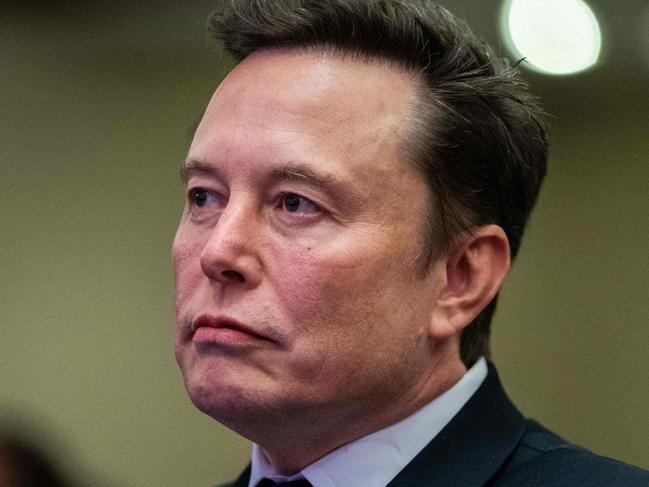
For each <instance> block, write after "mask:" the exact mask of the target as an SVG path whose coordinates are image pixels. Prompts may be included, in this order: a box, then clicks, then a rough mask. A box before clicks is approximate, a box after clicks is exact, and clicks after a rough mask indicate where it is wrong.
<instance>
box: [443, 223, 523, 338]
mask: <svg viewBox="0 0 649 487" xmlns="http://www.w3.org/2000/svg"><path fill="white" fill-rule="evenodd" d="M440 264H441V267H440V268H439V269H438V272H441V273H442V274H441V276H440V277H442V279H441V288H440V292H439V293H438V295H437V298H436V303H435V308H434V311H433V316H432V320H431V330H430V331H431V335H432V336H433V338H436V339H439V340H444V339H447V338H450V337H452V336H453V335H458V336H459V334H460V332H461V331H462V330H463V329H464V327H465V326H467V325H468V324H469V323H471V322H472V321H473V319H474V318H475V317H476V316H478V314H479V313H480V311H482V310H483V309H484V308H485V307H486V306H487V304H489V302H490V301H491V300H492V299H493V298H494V297H495V296H496V294H497V293H498V291H499V289H500V287H501V285H502V283H503V281H504V280H505V277H506V276H507V272H508V271H509V265H510V254H509V240H508V239H507V235H506V234H505V231H504V230H503V229H502V228H501V227H499V226H498V225H486V226H483V227H479V228H477V229H475V230H474V231H472V232H471V233H467V234H465V235H464V236H463V237H462V238H461V239H459V240H458V242H457V244H456V245H455V246H454V247H453V248H452V249H451V251H450V252H449V253H448V254H447V256H446V259H443V260H442V262H440Z"/></svg>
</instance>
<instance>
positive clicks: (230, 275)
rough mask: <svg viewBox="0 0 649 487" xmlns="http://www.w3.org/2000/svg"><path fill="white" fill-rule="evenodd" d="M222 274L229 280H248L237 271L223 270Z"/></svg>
mask: <svg viewBox="0 0 649 487" xmlns="http://www.w3.org/2000/svg"><path fill="white" fill-rule="evenodd" d="M221 275H222V276H223V277H224V278H226V279H227V280H229V281H237V282H243V281H245V280H246V279H245V278H244V277H243V274H241V273H240V272H237V271H223V272H221Z"/></svg>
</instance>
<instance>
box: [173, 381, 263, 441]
mask: <svg viewBox="0 0 649 487" xmlns="http://www.w3.org/2000/svg"><path fill="white" fill-rule="evenodd" d="M210 372H211V373H210ZM184 378H185V388H186V389H187V393H188V395H189V398H190V400H191V401H192V403H193V404H194V406H196V408H197V409H199V410H200V411H202V412H203V413H205V414H207V415H208V416H211V417H212V418H214V419H215V420H217V421H218V422H219V423H222V424H224V425H225V426H228V427H231V428H232V429H235V428H233V427H232V425H235V424H237V423H239V422H246V421H251V420H254V419H256V418H257V417H258V416H259V414H260V412H261V411H263V410H265V409H267V406H264V405H263V404H264V401H263V400H262V394H260V393H259V392H257V391H255V390H254V389H252V388H251V384H250V382H249V381H245V380H242V379H241V378H236V377H231V376H230V374H227V373H225V374H224V373H220V374H219V373H214V371H213V370H212V371H209V372H208V373H200V372H199V371H196V370H193V371H189V372H188V373H185V374H184ZM235 431H236V429H235Z"/></svg>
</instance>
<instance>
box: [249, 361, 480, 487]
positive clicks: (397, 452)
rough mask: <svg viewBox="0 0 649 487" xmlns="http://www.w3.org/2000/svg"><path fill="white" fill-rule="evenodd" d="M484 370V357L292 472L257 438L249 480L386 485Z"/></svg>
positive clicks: (327, 486)
mask: <svg viewBox="0 0 649 487" xmlns="http://www.w3.org/2000/svg"><path fill="white" fill-rule="evenodd" d="M486 376H487V363H486V360H485V359H484V358H480V359H479V360H478V361H477V362H476V363H475V364H474V365H473V367H471V368H470V369H469V370H468V371H467V372H466V374H464V376H463V377H462V378H461V379H460V380H459V381H458V382H457V383H456V384H455V385H454V386H453V387H451V388H450V389H449V390H447V391H446V392H444V393H443V394H441V395H440V396H438V397H436V398H435V399H433V400H432V401H431V402H429V403H428V404H427V405H425V406H424V407H423V408H421V409H419V410H418V411H416V412H415V413H413V414H411V415H410V416H407V417H406V418H404V419H402V420H401V421H399V422H397V423H394V424H392V425H390V426H388V427H387V428H383V429H381V430H379V431H375V432H374V433H371V434H369V435H367V436H364V437H362V438H359V439H358V440H355V441H353V442H351V443H348V444H347V445H343V446H341V447H340V448H338V449H336V450H334V451H332V452H331V453H329V454H327V455H325V456H324V457H322V458H320V459H319V460H317V461H316V462H314V463H312V464H311V465H309V466H307V467H305V468H304V469H303V470H302V471H300V472H299V473H297V474H296V475H293V476H291V477H287V476H285V475H280V474H278V473H277V471H276V470H275V469H274V468H273V466H272V465H270V463H269V462H268V461H267V460H266V458H265V456H264V454H263V452H262V451H261V448H260V447H259V446H258V445H256V444H253V446H252V468H251V473H250V482H249V484H248V485H249V487H254V486H256V485H257V483H258V482H259V481H260V480H261V479H263V478H269V479H272V480H274V481H276V482H280V481H287V480H296V479H299V478H303V477H304V478H306V479H307V480H308V481H309V482H311V484H312V485H313V486H314V487H359V486H362V487H384V486H385V485H387V484H388V483H389V482H390V480H392V479H393V478H394V477H395V476H396V475H397V474H398V473H399V472H400V471H401V470H402V469H403V468H404V467H405V466H406V465H407V464H408V463H410V461H411V460H412V459H413V458H414V457H415V456H416V455H417V453H419V452H420V451H421V450H423V448H424V447H425V446H426V445H427V444H428V443H429V442H430V441H431V440H432V439H433V438H434V437H435V436H437V434H438V433H439V432H440V431H441V430H442V429H443V428H444V427H445V426H446V425H447V424H448V423H449V422H450V421H451V419H453V417H454V416H455V415H456V414H457V413H458V412H459V411H460V410H461V409H462V407H463V406H464V404H465V403H466V402H467V401H468V400H469V399H470V398H471V396H473V394H474V393H475V392H476V391H477V390H478V388H479V387H480V385H481V384H482V382H483V381H484V379H485V377H486Z"/></svg>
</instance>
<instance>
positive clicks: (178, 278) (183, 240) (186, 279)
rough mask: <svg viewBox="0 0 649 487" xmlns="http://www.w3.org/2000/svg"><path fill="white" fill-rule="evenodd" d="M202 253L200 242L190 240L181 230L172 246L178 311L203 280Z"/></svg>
mask: <svg viewBox="0 0 649 487" xmlns="http://www.w3.org/2000/svg"><path fill="white" fill-rule="evenodd" d="M200 252H201V244H200V242H198V241H197V240H192V239H191V238H188V237H187V236H186V235H185V233H184V232H182V230H181V229H179V231H178V233H177V234H176V238H175V239H174V243H173V246H172V263H173V268H174V276H175V290H176V308H177V309H176V311H180V309H179V308H180V307H181V305H182V304H183V303H185V302H186V301H187V300H188V299H189V298H190V297H191V295H192V292H193V290H194V289H195V287H196V285H197V283H198V282H199V281H200V279H201V275H202V270H201V266H200Z"/></svg>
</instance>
